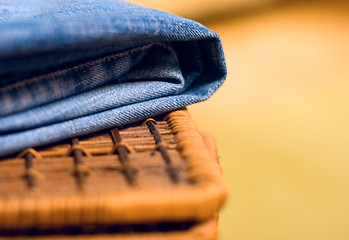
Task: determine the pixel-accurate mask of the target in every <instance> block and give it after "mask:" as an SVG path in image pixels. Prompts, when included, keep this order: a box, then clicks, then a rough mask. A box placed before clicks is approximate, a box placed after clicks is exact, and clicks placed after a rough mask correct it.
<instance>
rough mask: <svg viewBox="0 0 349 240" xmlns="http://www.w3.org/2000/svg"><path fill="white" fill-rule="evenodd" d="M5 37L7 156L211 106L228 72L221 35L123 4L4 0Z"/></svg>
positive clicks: (3, 142)
mask: <svg viewBox="0 0 349 240" xmlns="http://www.w3.org/2000/svg"><path fill="white" fill-rule="evenodd" d="M0 36H1V38H0V106H1V107H0V156H3V155H7V154H11V153H15V152H17V151H20V150H22V149H24V148H27V147H36V146H40V145H43V144H48V143H53V142H56V141H60V140H63V139H67V138H71V137H75V136H79V135H82V134H87V133H91V132H95V131H98V130H102V129H106V128H110V127H114V126H118V125H122V124H127V123H131V122H135V121H139V120H142V119H144V118H147V117H151V116H154V115H157V114H161V113H164V112H167V111H170V110H174V109H178V108H181V107H183V106H186V105H189V104H193V103H196V102H199V101H203V100H206V99H207V98H208V97H210V96H211V95H212V94H213V93H214V92H215V91H216V90H217V89H218V87H220V86H221V85H222V83H223V81H224V79H225V76H226V67H225V61H224V55H223V50H222V46H221V42H220V39H219V36H218V35H217V34H216V33H214V32H212V31H211V30H209V29H207V28H205V27H204V26H202V25H201V24H199V23H197V22H194V21H191V20H188V19H184V18H181V17H178V16H175V15H172V14H170V13H167V12H163V11H159V10H154V9H148V8H144V7H141V6H137V5H134V4H130V3H127V2H124V1H121V0H98V1H95V0H71V1H59V0H45V1H41V0H4V1H1V2H0Z"/></svg>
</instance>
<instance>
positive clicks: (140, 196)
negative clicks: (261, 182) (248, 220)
mask: <svg viewBox="0 0 349 240" xmlns="http://www.w3.org/2000/svg"><path fill="white" fill-rule="evenodd" d="M216 159H217V156H216V150H215V145H214V140H213V139H212V138H211V137H210V136H209V135H207V134H204V135H202V134H200V133H199V132H198V131H197V130H196V128H195V126H194V124H193V122H192V120H191V118H190V116H189V113H188V112H187V110H186V109H182V110H178V111H174V112H171V113H169V114H167V115H166V116H159V117H157V118H155V120H154V119H148V120H146V121H145V122H144V123H143V124H142V123H141V124H132V125H129V126H125V127H123V128H114V129H111V130H108V131H104V132H100V133H97V134H93V135H89V136H83V137H80V138H75V139H72V140H70V141H66V142H61V143H59V144H56V145H52V146H46V147H41V148H36V149H26V150H24V151H23V152H21V153H19V154H18V155H17V156H13V157H11V158H6V159H3V160H1V162H0V238H1V239H6V238H8V237H17V238H21V239H23V238H24V237H25V236H31V238H33V237H35V238H40V239H46V238H48V237H49V238H50V239H55V238H56V239H73V238H76V237H78V238H84V239H215V238H216V236H217V216H218V215H217V212H218V211H219V209H220V208H221V206H222V205H223V203H224V200H225V197H226V194H227V186H226V182H225V180H224V179H223V177H222V174H221V169H220V167H219V164H218V162H217V161H216Z"/></svg>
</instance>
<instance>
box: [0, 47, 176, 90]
mask: <svg viewBox="0 0 349 240" xmlns="http://www.w3.org/2000/svg"><path fill="white" fill-rule="evenodd" d="M152 46H161V47H163V48H166V49H167V50H169V51H171V50H172V49H171V48H170V47H169V46H168V45H166V44H164V43H161V42H156V43H151V44H148V45H145V46H142V47H137V48H133V49H131V50H130V51H128V52H124V53H117V54H113V55H110V56H106V57H103V58H99V59H97V60H93V61H90V62H87V63H83V64H79V65H77V66H73V67H71V68H68V69H64V70H58V71H55V72H53V73H48V74H45V75H41V76H38V77H34V78H29V79H24V80H23V81H21V82H18V83H15V84H13V85H9V86H5V87H3V88H0V92H6V91H11V90H16V89H19V88H23V87H26V86H27V85H30V84H34V83H39V82H42V81H44V80H51V79H55V78H58V77H63V76H66V75H68V74H71V73H77V72H79V71H83V70H86V69H89V68H91V67H94V66H96V65H101V64H103V63H106V62H110V61H112V60H117V59H118V58H122V57H126V56H129V55H131V54H134V53H138V52H141V51H144V50H145V49H149V48H150V47H152Z"/></svg>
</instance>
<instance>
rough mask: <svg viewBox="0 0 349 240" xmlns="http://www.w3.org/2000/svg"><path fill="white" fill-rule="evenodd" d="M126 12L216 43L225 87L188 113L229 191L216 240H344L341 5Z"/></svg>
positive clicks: (346, 74) (223, 5) (346, 68)
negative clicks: (183, 27)
mask: <svg viewBox="0 0 349 240" xmlns="http://www.w3.org/2000/svg"><path fill="white" fill-rule="evenodd" d="M132 2H136V3H140V4H142V5H148V6H150V7H154V8H161V9H164V10H167V11H171V12H173V13H176V14H179V15H182V16H185V17H189V18H194V19H196V20H199V21H200V22H202V23H203V24H204V25H206V26H207V27H209V28H211V29H213V30H214V31H216V32H217V33H218V34H219V35H220V36H221V38H222V41H223V47H224V50H225V54H226V61H227V66H228V78H227V81H226V83H225V84H224V85H223V87H222V88H221V89H219V90H218V92H217V93H216V94H215V95H214V96H213V97H212V98H211V99H210V100H208V101H207V102H204V103H200V104H196V105H193V106H191V107H190V108H189V110H190V111H191V114H192V116H193V118H194V120H195V122H196V123H197V126H198V127H199V128H200V129H204V130H208V131H209V132H211V133H213V134H214V136H215V137H216V140H217V143H218V150H219V155H220V161H221V164H222V166H223V169H224V173H225V176H226V177H227V178H228V180H229V182H230V196H229V199H228V202H227V204H226V206H225V207H224V209H223V210H222V212H221V219H220V239H222V240H234V239H239V240H245V239H246V240H248V239H282V240H284V239H285V240H288V239H290V240H291V239H292V240H294V239H316V240H322V239H331V240H332V239H335V240H341V239H343V240H344V239H346V240H347V239H349V111H348V106H349V4H348V3H346V2H344V1H343V2H337V1H336V2H334V1H267V0H254V1H244V0H235V1H227V0H216V1H207V2H203V1H171V2H167V1H159V0H153V1H144V0H134V1H132ZM166 2H167V3H166ZM210 6H212V7H211V8H210Z"/></svg>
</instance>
